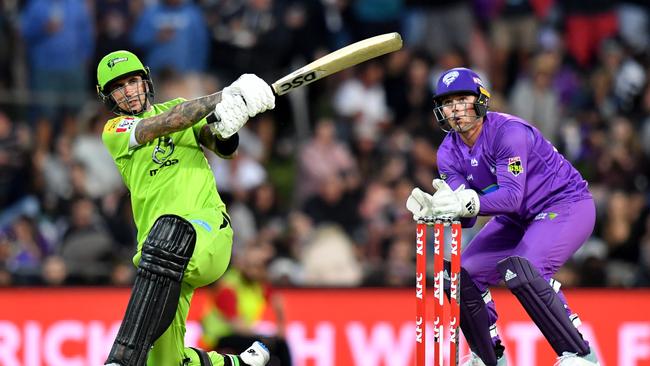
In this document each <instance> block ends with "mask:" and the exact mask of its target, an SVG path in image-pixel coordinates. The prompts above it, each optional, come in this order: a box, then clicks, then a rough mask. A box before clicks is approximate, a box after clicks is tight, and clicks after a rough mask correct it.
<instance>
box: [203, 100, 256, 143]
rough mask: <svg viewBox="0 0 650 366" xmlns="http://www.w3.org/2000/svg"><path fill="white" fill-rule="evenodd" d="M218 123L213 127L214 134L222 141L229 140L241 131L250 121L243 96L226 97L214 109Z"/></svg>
mask: <svg viewBox="0 0 650 366" xmlns="http://www.w3.org/2000/svg"><path fill="white" fill-rule="evenodd" d="M214 113H215V115H216V116H218V118H217V122H214V124H213V125H212V126H211V128H212V131H213V133H216V134H217V136H219V137H220V138H222V139H227V138H229V137H230V136H232V135H234V134H235V133H237V131H239V129H240V128H242V126H244V124H246V122H247V121H248V111H247V107H246V102H244V99H242V97H241V96H237V95H235V96H225V95H223V94H222V96H221V102H219V103H218V104H217V105H216V106H215V107H214Z"/></svg>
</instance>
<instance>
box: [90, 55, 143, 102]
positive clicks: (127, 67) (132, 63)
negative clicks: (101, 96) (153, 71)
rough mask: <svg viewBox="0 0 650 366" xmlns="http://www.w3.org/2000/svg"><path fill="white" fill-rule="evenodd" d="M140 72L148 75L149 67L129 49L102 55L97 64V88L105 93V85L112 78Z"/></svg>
mask: <svg viewBox="0 0 650 366" xmlns="http://www.w3.org/2000/svg"><path fill="white" fill-rule="evenodd" d="M137 72H141V73H142V76H143V77H149V69H148V68H146V67H145V66H144V65H143V64H142V62H140V60H139V59H138V56H136V55H134V54H133V53H132V52H129V51H124V50H120V51H114V52H111V53H109V54H108V55H106V56H104V58H102V60H101V61H99V64H98V65H97V88H98V91H100V92H102V93H105V88H106V86H107V85H108V84H109V83H110V82H111V81H113V80H115V79H118V78H121V77H124V76H126V75H129V74H133V73H137Z"/></svg>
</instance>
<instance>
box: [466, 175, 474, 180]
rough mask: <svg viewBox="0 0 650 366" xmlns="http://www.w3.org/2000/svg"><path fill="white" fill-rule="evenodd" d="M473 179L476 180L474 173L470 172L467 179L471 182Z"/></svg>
mask: <svg viewBox="0 0 650 366" xmlns="http://www.w3.org/2000/svg"><path fill="white" fill-rule="evenodd" d="M473 180H474V174H470V175H468V176H467V181H468V182H471V181H473Z"/></svg>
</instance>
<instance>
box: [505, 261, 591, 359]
mask: <svg viewBox="0 0 650 366" xmlns="http://www.w3.org/2000/svg"><path fill="white" fill-rule="evenodd" d="M497 268H498V270H499V273H501V276H502V277H503V278H504V280H505V282H506V286H508V288H509V289H510V291H512V293H513V294H514V295H515V296H516V297H517V299H518V300H519V302H520V303H521V305H522V306H523V307H524V309H526V312H527V313H528V315H529V316H530V317H531V319H532V320H533V321H534V322H535V324H537V327H538V328H539V330H540V331H541V332H542V334H544V337H546V339H547V340H548V342H549V343H550V344H551V347H553V350H554V351H555V353H557V355H558V356H559V355H562V353H563V352H571V353H577V354H578V355H580V356H584V355H586V354H588V353H589V345H588V344H587V342H585V340H584V339H583V338H582V335H581V334H580V332H578V329H576V327H575V326H574V325H573V323H572V322H571V320H570V319H569V317H568V316H567V313H566V310H565V309H564V304H563V303H562V300H560V298H559V296H558V295H557V293H556V292H555V290H554V289H553V287H551V285H550V284H549V283H548V282H547V281H546V280H545V279H544V278H542V276H541V275H540V274H539V272H538V271H537V269H536V268H535V267H533V266H532V265H531V264H530V262H529V261H528V260H527V259H526V258H523V257H519V256H512V257H508V258H506V259H503V260H501V261H500V262H499V263H498V264H497Z"/></svg>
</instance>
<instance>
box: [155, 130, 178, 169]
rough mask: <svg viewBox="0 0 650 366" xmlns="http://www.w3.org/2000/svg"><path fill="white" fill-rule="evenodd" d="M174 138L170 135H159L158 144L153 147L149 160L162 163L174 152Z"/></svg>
mask: <svg viewBox="0 0 650 366" xmlns="http://www.w3.org/2000/svg"><path fill="white" fill-rule="evenodd" d="M174 147H175V145H174V140H172V138H171V137H169V136H165V137H159V138H158V145H156V147H154V148H153V153H151V160H153V162H154V163H156V164H164V163H165V162H166V161H167V159H169V157H170V156H171V155H172V153H173V152H174Z"/></svg>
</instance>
